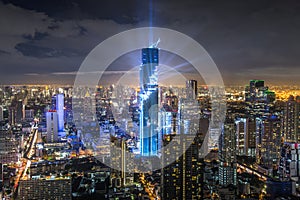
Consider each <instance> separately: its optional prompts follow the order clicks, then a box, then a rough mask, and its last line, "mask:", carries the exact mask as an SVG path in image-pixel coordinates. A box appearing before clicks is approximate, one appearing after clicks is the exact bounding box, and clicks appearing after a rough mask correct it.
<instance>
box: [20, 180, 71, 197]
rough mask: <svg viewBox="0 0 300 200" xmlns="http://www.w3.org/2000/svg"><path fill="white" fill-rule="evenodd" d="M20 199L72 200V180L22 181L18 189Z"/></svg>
mask: <svg viewBox="0 0 300 200" xmlns="http://www.w3.org/2000/svg"><path fill="white" fill-rule="evenodd" d="M18 199H22V200H30V199H57V200H71V199H72V185H71V179H69V178H68V179H63V178H60V179H53V180H51V179H49V180H43V179H37V180H33V179H32V180H21V181H20V182H19V188H18Z"/></svg>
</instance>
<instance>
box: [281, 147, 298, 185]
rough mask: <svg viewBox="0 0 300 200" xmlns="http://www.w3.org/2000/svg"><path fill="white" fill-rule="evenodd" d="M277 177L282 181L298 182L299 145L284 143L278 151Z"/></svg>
mask: <svg viewBox="0 0 300 200" xmlns="http://www.w3.org/2000/svg"><path fill="white" fill-rule="evenodd" d="M278 171H279V177H280V179H281V180H282V181H289V180H293V181H299V177H300V144H298V143H284V144H283V145H282V147H281V150H280V162H279V169H278Z"/></svg>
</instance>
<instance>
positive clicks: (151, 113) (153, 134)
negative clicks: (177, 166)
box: [139, 48, 161, 156]
mask: <svg viewBox="0 0 300 200" xmlns="http://www.w3.org/2000/svg"><path fill="white" fill-rule="evenodd" d="M142 62H143V64H142V65H141V67H140V123H139V125H140V137H139V138H140V148H141V155H143V156H156V155H157V154H158V150H159V140H161V139H160V138H159V135H160V134H158V82H157V79H158V72H157V66H158V48H144V49H142Z"/></svg>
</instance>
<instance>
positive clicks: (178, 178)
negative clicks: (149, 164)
mask: <svg viewBox="0 0 300 200" xmlns="http://www.w3.org/2000/svg"><path fill="white" fill-rule="evenodd" d="M189 82H190V81H187V85H186V86H187V87H186V93H187V98H181V99H180V101H179V109H178V115H177V118H178V129H177V134H166V135H164V152H163V154H162V156H163V158H162V160H163V165H164V166H166V167H165V168H164V169H163V170H162V199H183V200H185V199H186V200H188V199H202V197H203V193H202V184H203V167H204V165H203V160H202V159H200V158H199V148H200V137H199V123H200V120H199V118H200V112H199V104H198V101H197V100H196V92H195V90H194V89H195V88H197V83H196V82H194V83H195V84H193V87H190V86H189V84H188V83H189ZM191 89H192V90H191ZM170 141H172V142H173V144H172V145H170V144H169V143H170ZM175 158H176V159H175ZM173 160H175V161H174V162H172V163H170V161H173Z"/></svg>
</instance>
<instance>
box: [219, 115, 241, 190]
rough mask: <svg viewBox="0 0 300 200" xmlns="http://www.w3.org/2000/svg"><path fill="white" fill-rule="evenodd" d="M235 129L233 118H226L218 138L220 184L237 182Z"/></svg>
mask: <svg viewBox="0 0 300 200" xmlns="http://www.w3.org/2000/svg"><path fill="white" fill-rule="evenodd" d="M235 129H236V127H235V123H234V121H233V119H230V118H227V119H226V121H225V123H224V125H223V128H222V132H221V135H220V139H219V142H220V144H219V160H220V167H219V183H220V185H221V186H228V185H229V184H233V185H236V184H237V182H236V181H237V175H236V134H235Z"/></svg>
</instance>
